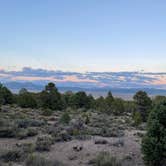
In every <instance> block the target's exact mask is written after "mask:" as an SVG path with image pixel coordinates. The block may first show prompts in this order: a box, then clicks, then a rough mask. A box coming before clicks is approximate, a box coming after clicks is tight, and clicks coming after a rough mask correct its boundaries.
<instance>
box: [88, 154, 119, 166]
mask: <svg viewBox="0 0 166 166" xmlns="http://www.w3.org/2000/svg"><path fill="white" fill-rule="evenodd" d="M90 163H92V164H93V165H94V166H121V162H120V161H118V160H117V159H116V158H115V157H113V156H111V154H110V153H109V152H101V153H100V154H99V155H98V156H97V157H96V158H95V159H93V160H91V161H90Z"/></svg>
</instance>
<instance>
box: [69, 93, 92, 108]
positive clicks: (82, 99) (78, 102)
mask: <svg viewBox="0 0 166 166" xmlns="http://www.w3.org/2000/svg"><path fill="white" fill-rule="evenodd" d="M91 102H93V97H92V96H87V95H86V93H85V92H77V93H75V94H73V95H72V96H70V98H69V106H71V107H73V108H87V109H88V108H90V106H91Z"/></svg>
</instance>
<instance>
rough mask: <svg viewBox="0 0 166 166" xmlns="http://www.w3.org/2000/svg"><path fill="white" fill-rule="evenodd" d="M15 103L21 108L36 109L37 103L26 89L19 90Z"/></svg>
mask: <svg viewBox="0 0 166 166" xmlns="http://www.w3.org/2000/svg"><path fill="white" fill-rule="evenodd" d="M17 103H18V105H19V106H20V107H22V108H36V107H37V102H36V99H35V97H34V96H33V95H32V93H29V92H28V91H27V90H26V89H21V90H20V92H19V95H18V98H17Z"/></svg>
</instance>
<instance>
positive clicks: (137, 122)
mask: <svg viewBox="0 0 166 166" xmlns="http://www.w3.org/2000/svg"><path fill="white" fill-rule="evenodd" d="M133 120H134V125H135V126H138V125H140V124H141V123H142V117H141V114H140V112H138V111H136V112H134V113H133Z"/></svg>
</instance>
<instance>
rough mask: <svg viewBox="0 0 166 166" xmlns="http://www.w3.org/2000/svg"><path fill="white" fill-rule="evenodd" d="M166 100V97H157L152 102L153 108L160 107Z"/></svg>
mask: <svg viewBox="0 0 166 166" xmlns="http://www.w3.org/2000/svg"><path fill="white" fill-rule="evenodd" d="M165 100H166V96H156V97H155V98H154V99H153V100H152V104H153V106H156V105H159V104H160V103H162V102H164V101H165Z"/></svg>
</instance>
